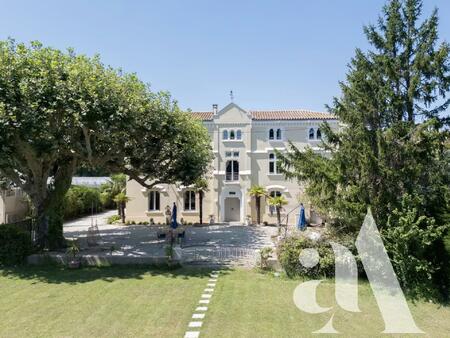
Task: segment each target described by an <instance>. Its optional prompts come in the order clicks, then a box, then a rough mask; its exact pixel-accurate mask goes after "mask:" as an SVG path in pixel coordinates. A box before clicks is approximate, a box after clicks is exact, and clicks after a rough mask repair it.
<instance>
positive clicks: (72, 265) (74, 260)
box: [67, 242, 81, 269]
mask: <svg viewBox="0 0 450 338" xmlns="http://www.w3.org/2000/svg"><path fill="white" fill-rule="evenodd" d="M79 253H80V248H79V247H78V245H77V243H75V242H72V244H71V245H70V246H69V247H68V248H67V255H68V256H69V261H68V263H67V266H68V267H69V269H78V268H79V267H80V265H81V262H80V258H79V257H78V254H79Z"/></svg>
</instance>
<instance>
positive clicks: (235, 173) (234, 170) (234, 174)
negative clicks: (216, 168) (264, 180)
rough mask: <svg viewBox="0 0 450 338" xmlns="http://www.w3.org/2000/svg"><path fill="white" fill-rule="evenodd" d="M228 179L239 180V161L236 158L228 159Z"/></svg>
mask: <svg viewBox="0 0 450 338" xmlns="http://www.w3.org/2000/svg"><path fill="white" fill-rule="evenodd" d="M225 180H226V181H239V162H238V161H236V160H231V161H227V167H226V172H225Z"/></svg>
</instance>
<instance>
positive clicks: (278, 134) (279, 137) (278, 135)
mask: <svg viewBox="0 0 450 338" xmlns="http://www.w3.org/2000/svg"><path fill="white" fill-rule="evenodd" d="M277 140H281V129H280V128H278V129H277Z"/></svg>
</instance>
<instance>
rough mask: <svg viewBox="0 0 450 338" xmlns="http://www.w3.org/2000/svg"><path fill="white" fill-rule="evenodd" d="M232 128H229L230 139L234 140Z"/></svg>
mask: <svg viewBox="0 0 450 338" xmlns="http://www.w3.org/2000/svg"><path fill="white" fill-rule="evenodd" d="M234 136H235V135H234V130H230V140H234Z"/></svg>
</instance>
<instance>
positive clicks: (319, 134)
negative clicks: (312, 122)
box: [316, 128, 322, 140]
mask: <svg viewBox="0 0 450 338" xmlns="http://www.w3.org/2000/svg"><path fill="white" fill-rule="evenodd" d="M316 139H318V140H321V139H322V132H321V131H320V128H317V132H316Z"/></svg>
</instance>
